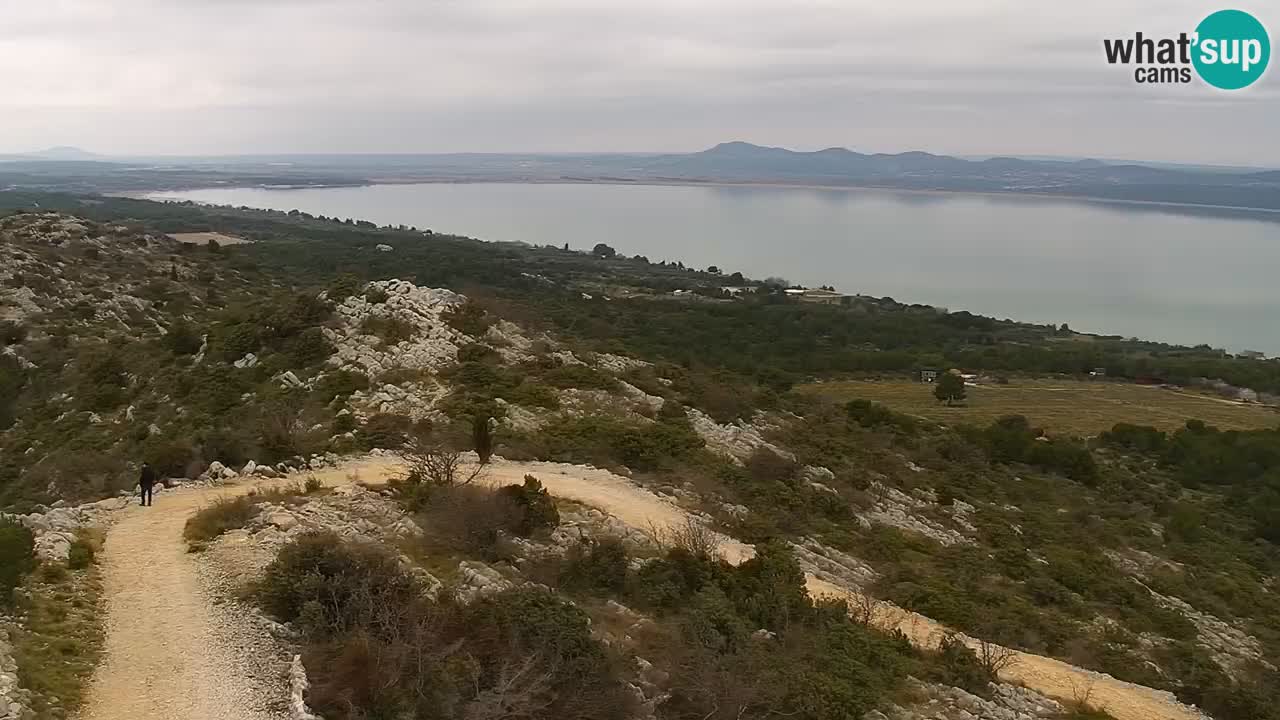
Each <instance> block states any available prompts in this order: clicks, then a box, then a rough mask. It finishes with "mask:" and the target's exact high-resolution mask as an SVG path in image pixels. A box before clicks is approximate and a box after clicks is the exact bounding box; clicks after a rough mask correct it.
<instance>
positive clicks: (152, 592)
mask: <svg viewBox="0 0 1280 720" xmlns="http://www.w3.org/2000/svg"><path fill="white" fill-rule="evenodd" d="M401 467H402V465H401V464H400V462H399V461H398V460H396V459H394V458H388V457H369V458H365V459H361V460H358V461H353V462H349V463H346V464H344V465H342V466H340V467H337V468H330V469H326V470H324V471H320V472H316V473H307V474H304V475H303V476H305V475H315V476H316V477H317V478H319V479H320V480H321V482H323V483H324V484H325V485H328V486H338V485H343V484H347V483H350V482H353V481H357V480H358V481H363V482H375V483H376V482H381V481H384V480H386V479H387V478H388V477H391V476H393V475H394V474H396V473H398V472H399V471H400V469H401ZM526 474H532V475H534V476H536V477H537V478H538V479H539V480H541V481H542V484H543V485H544V486H545V487H546V488H547V490H548V491H549V492H551V493H552V494H553V495H556V496H558V497H562V498H565V499H568V500H573V501H576V502H580V503H583V504H586V505H591V506H593V507H596V508H599V509H600V510H603V511H605V512H608V513H610V514H612V515H614V516H616V517H617V518H618V519H620V520H622V521H623V522H625V523H627V524H628V525H631V526H632V527H635V528H636V529H638V530H644V531H649V530H652V529H655V528H656V529H661V528H664V527H678V526H680V525H683V524H684V523H685V522H686V521H687V519H688V517H689V515H688V513H686V512H685V511H684V510H683V509H681V508H680V507H679V506H677V505H675V504H674V503H672V502H669V501H667V500H665V499H663V498H661V497H659V496H657V495H655V494H653V493H651V492H649V491H648V490H645V489H643V488H641V487H638V486H637V485H635V484H634V483H633V482H632V481H630V480H628V479H626V478H624V477H621V476H619V475H615V474H613V473H610V472H608V471H606V470H601V469H597V468H590V467H583V466H577V465H565V464H559V463H519V462H508V461H497V462H494V463H492V464H491V465H489V466H488V467H487V468H486V470H485V473H484V475H483V477H484V482H486V483H488V484H491V485H507V484H513V483H519V482H522V481H523V479H524V476H525V475H526ZM296 479H301V476H300V477H299V478H296ZM279 482H280V481H268V482H267V483H265V484H277V483H279ZM251 487H252V484H244V485H238V486H229V487H221V488H194V489H191V490H179V491H176V492H175V491H170V492H166V493H164V494H162V495H161V496H160V497H158V499H157V501H156V505H155V506H154V507H151V508H140V507H137V506H136V505H135V506H132V507H129V508H128V509H126V510H123V511H121V516H120V518H119V520H118V521H117V522H116V523H115V524H114V525H113V526H112V528H111V530H110V531H109V533H108V534H107V541H106V546H105V547H104V549H103V552H102V556H101V558H102V566H103V573H104V577H105V595H106V606H107V619H106V624H107V641H106V655H105V659H104V661H103V663H102V664H101V665H100V666H99V667H98V670H97V672H96V673H95V674H94V678H93V682H92V686H91V688H90V691H89V697H88V702H87V703H86V706H85V711H84V712H83V713H82V715H81V718H82V720H149V719H153V718H154V719H155V720H171V719H175V720H176V719H179V718H181V719H182V720H240V719H244V720H275V719H276V718H277V717H278V715H277V714H276V713H273V712H271V711H268V710H266V709H263V708H264V706H265V705H267V704H268V703H267V699H264V698H263V697H262V695H263V693H262V691H261V690H256V691H255V685H256V684H257V683H255V682H254V678H252V677H250V676H249V674H248V673H247V672H246V667H247V666H246V664H245V662H244V658H240V657H237V656H236V653H235V652H234V651H232V650H231V649H230V648H229V647H228V645H227V643H225V642H224V641H223V640H224V635H223V632H222V631H223V630H224V628H219V627H217V623H215V622H214V621H213V620H212V618H213V617H214V614H213V613H212V612H211V611H210V599H209V598H208V597H206V596H205V593H204V592H203V590H202V589H201V584H200V582H199V578H198V577H197V573H196V565H195V563H194V561H193V560H192V559H191V557H190V556H189V555H188V554H187V552H186V544H185V543H184V542H183V539H182V528H183V525H184V524H185V523H186V520H187V518H188V517H190V516H191V514H193V513H194V512H196V510H198V509H200V508H201V507H203V506H205V505H207V504H209V503H210V502H212V501H213V500H214V499H216V498H218V497H224V496H229V495H234V494H240V493H244V492H248V490H249V489H250V488H251ZM721 537H722V541H721V552H722V553H723V554H724V557H725V559H726V560H728V561H729V562H731V563H735V564H736V563H740V562H742V561H744V560H746V559H748V558H750V557H751V556H752V555H753V554H754V550H753V548H752V547H751V546H750V545H747V544H745V543H742V542H739V541H737V540H734V539H732V538H729V537H725V536H721ZM807 580H808V588H809V593H810V594H811V595H813V596H814V597H823V596H829V597H839V598H844V599H848V600H852V601H857V600H859V599H860V595H858V593H856V592H853V591H851V590H849V589H847V588H843V587H839V586H836V585H833V584H831V583H828V582H825V581H822V580H820V579H818V578H816V577H812V576H810V577H808V578H807ZM878 617H880V618H882V620H881V622H882V624H884V625H886V626H890V627H893V626H896V627H898V628H899V629H901V630H902V631H903V632H904V633H906V634H907V636H908V637H909V638H911V640H912V642H914V643H915V644H916V645H918V646H922V647H931V646H936V644H937V642H938V639H939V638H941V637H942V636H943V635H944V634H946V632H947V629H946V628H945V627H944V626H942V625H940V624H938V623H936V622H934V621H933V620H930V619H928V618H926V617H924V616H922V615H918V614H916V613H910V612H907V611H905V610H900V609H896V608H891V607H889V608H888V609H887V611H886V612H884V613H881V614H879V615H878ZM1001 677H1002V679H1004V680H1006V681H1008V682H1012V683H1015V684H1021V685H1024V686H1026V687H1028V688H1031V689H1033V690H1036V691H1038V692H1041V693H1043V694H1045V695H1048V696H1050V697H1053V698H1057V699H1059V700H1062V701H1065V702H1071V701H1073V700H1077V699H1085V698H1087V700H1088V702H1089V704H1090V705H1092V706H1094V707H1097V708H1100V709H1103V710H1106V711H1107V712H1108V713H1110V714H1111V715H1112V716H1114V717H1115V718H1117V720H1205V716H1204V715H1202V714H1201V713H1198V712H1196V711H1195V710H1194V709H1192V708H1188V707H1186V706H1184V705H1181V704H1179V703H1178V702H1177V701H1176V700H1174V699H1173V697H1172V696H1171V695H1169V694H1168V693H1162V692H1159V691H1156V690H1152V689H1151V688H1146V687H1142V686H1139V685H1133V684H1131V683H1126V682H1122V681H1119V680H1116V679H1114V678H1110V677H1107V676H1103V675H1099V674H1097V673H1093V672H1090V671H1088V670H1084V669H1081V668H1078V667H1075V666H1072V665H1068V664H1067V663H1064V662H1060V661H1058V660H1053V659H1051V658H1046V657H1041V656H1038V655H1032V654H1029V653H1017V654H1016V655H1015V659H1014V662H1013V663H1012V664H1011V665H1010V666H1009V667H1008V668H1006V669H1005V670H1004V671H1003V672H1002V673H1001Z"/></svg>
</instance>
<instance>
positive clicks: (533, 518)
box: [499, 475, 560, 537]
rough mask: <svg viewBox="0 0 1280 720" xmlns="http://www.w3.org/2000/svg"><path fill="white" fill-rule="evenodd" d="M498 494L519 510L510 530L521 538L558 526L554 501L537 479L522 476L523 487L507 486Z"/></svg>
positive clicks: (530, 476)
mask: <svg viewBox="0 0 1280 720" xmlns="http://www.w3.org/2000/svg"><path fill="white" fill-rule="evenodd" d="M499 492H500V493H501V494H502V495H504V496H506V497H508V498H510V499H511V501H512V503H513V504H514V505H515V507H516V508H518V509H519V511H520V513H519V519H518V520H517V521H516V523H515V525H514V526H513V527H511V528H510V529H511V530H512V531H513V532H515V533H516V534H517V535H520V536H521V537H529V536H531V535H533V534H534V533H536V532H538V531H541V530H550V529H553V528H555V527H556V526H557V525H559V524H560V512H559V511H558V510H556V503H555V500H554V499H552V497H551V494H550V493H548V492H547V491H546V489H545V488H543V487H542V483H541V482H539V481H538V478H536V477H534V476H532V475H525V476H524V484H523V485H507V486H505V487H503V488H502V489H501V490H499Z"/></svg>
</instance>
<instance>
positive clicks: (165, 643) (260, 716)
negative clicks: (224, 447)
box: [80, 468, 347, 720]
mask: <svg viewBox="0 0 1280 720" xmlns="http://www.w3.org/2000/svg"><path fill="white" fill-rule="evenodd" d="M317 475H318V476H319V477H320V479H321V480H322V481H323V482H325V483H326V484H329V485H340V484H342V483H343V482H345V481H346V480H345V479H346V477H347V470H346V468H337V469H333V470H330V471H326V472H323V473H317ZM276 482H278V481H276ZM254 485H255V483H249V482H246V483H244V484H242V485H233V486H224V487H216V488H207V487H199V488H190V489H180V490H170V491H165V492H161V493H159V494H157V496H156V498H155V505H153V506H151V507H147V508H143V507H139V506H138V505H137V501H136V500H131V501H130V505H129V506H128V507H127V508H125V509H123V510H121V511H119V513H118V514H117V516H116V519H115V523H114V524H113V525H112V526H111V528H110V529H109V530H108V531H107V538H106V543H105V545H104V546H103V549H102V552H101V554H100V555H99V562H100V563H101V567H102V574H103V596H104V598H105V605H106V607H105V610H106V619H105V625H106V642H105V646H104V654H103V660H102V662H101V664H99V665H98V668H97V669H96V670H95V671H94V675H93V679H92V681H91V682H90V686H89V691H88V695H87V697H86V700H85V704H84V707H83V708H82V710H81V712H80V718H81V720H278V719H279V718H280V717H281V716H280V714H279V713H276V712H272V711H270V710H267V709H264V708H263V706H264V704H265V698H263V697H262V693H261V692H260V691H259V690H255V686H259V685H261V684H262V681H263V679H262V678H255V677H250V675H249V673H250V671H249V670H248V669H247V666H246V664H245V663H244V662H242V661H241V659H240V658H238V657H237V656H236V653H235V652H234V651H233V650H231V649H230V648H229V647H228V645H227V643H226V642H225V638H224V637H223V635H222V633H221V632H220V630H221V629H220V628H219V627H217V624H216V623H215V622H214V621H213V614H212V613H211V612H210V600H211V598H209V597H206V594H205V592H204V590H203V588H202V587H201V584H200V578H199V576H198V574H197V567H196V563H195V561H194V559H193V558H192V557H191V556H190V555H189V554H188V553H187V547H186V543H185V542H184V541H183V539H182V529H183V526H184V525H185V524H186V522H187V518H189V517H191V515H192V514H194V513H195V512H196V511H197V510H199V509H200V508H202V507H204V506H206V505H208V504H209V503H211V502H213V501H214V500H215V499H217V498H220V497H227V496H231V495H239V494H243V493H246V492H248V491H249V490H250V489H251V488H252V487H254Z"/></svg>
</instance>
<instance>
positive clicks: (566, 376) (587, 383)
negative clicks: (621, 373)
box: [542, 365, 618, 392]
mask: <svg viewBox="0 0 1280 720" xmlns="http://www.w3.org/2000/svg"><path fill="white" fill-rule="evenodd" d="M542 382H544V383H546V384H548V385H551V386H553V387H558V388H578V389H580V390H608V391H609V392H613V391H614V390H617V389H618V379H617V378H615V377H613V376H612V375H610V374H608V373H605V372H601V371H599V370H596V369H595V368H593V367H589V366H587V365H561V366H560V367H557V368H554V369H552V370H549V371H547V372H545V373H543V374H542Z"/></svg>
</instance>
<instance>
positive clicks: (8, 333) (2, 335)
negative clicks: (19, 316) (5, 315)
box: [0, 320, 27, 347]
mask: <svg viewBox="0 0 1280 720" xmlns="http://www.w3.org/2000/svg"><path fill="white" fill-rule="evenodd" d="M26 339H27V326H26V325H23V324H22V323H20V322H18V321H16V320H5V321H4V322H0V347H5V346H6V345H18V344H20V343H21V342H22V341H23V340H26Z"/></svg>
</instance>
